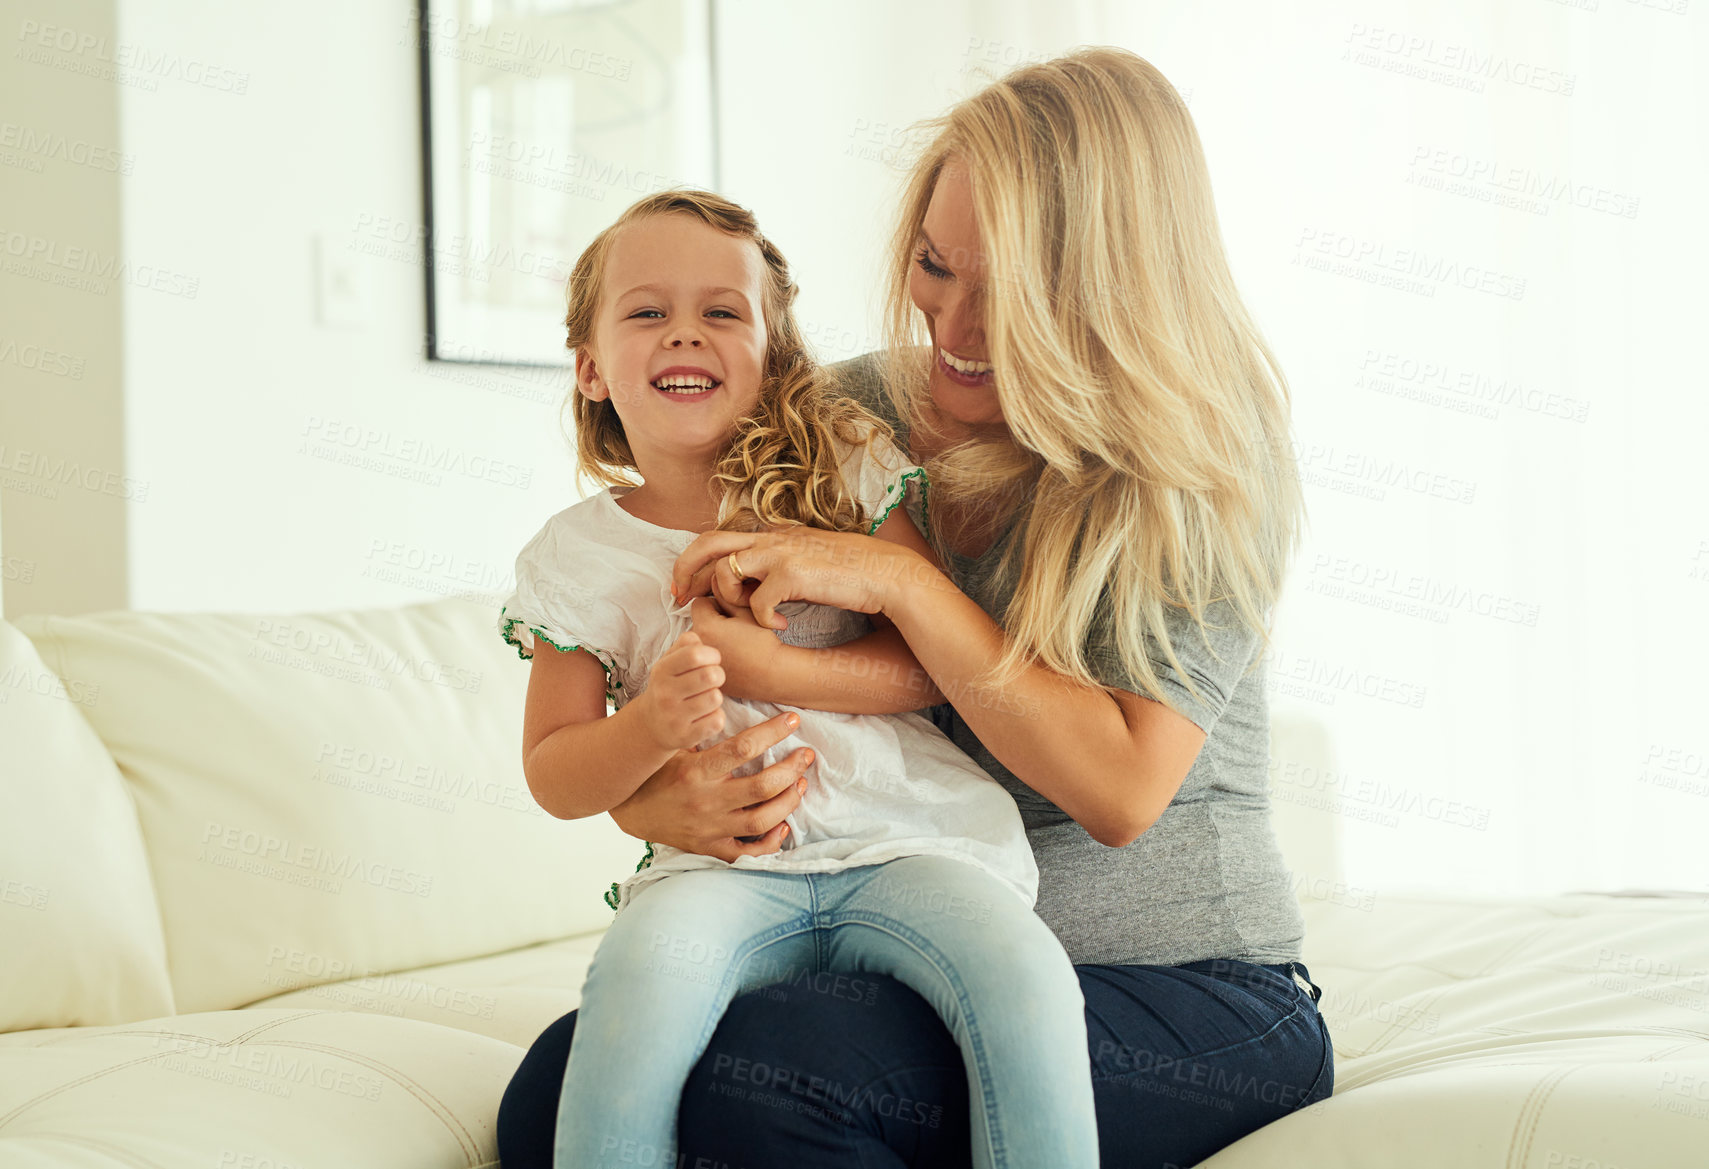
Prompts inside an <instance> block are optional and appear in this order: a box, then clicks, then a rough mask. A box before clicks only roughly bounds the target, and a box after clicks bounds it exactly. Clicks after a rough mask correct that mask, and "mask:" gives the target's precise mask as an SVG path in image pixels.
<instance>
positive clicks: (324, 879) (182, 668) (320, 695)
mask: <svg viewBox="0 0 1709 1169" xmlns="http://www.w3.org/2000/svg"><path fill="white" fill-rule="evenodd" d="M25 622H28V624H25ZM20 628H23V629H24V631H25V632H26V633H29V634H31V636H33V637H34V638H35V639H36V640H37V642H38V643H39V644H41V645H43V646H46V647H49V648H50V652H51V654H52V656H54V657H55V658H56V659H57V661H58V662H59V664H60V666H61V668H62V669H63V670H65V671H67V672H68V673H69V675H71V676H74V677H76V678H78V679H81V680H83V681H84V682H85V683H86V684H88V685H92V686H98V687H99V688H100V695H101V700H100V701H99V702H98V703H96V704H94V705H93V706H92V707H91V708H90V709H88V710H87V712H86V713H87V714H88V716H89V720H90V722H91V723H92V724H93V725H94V727H95V730H96V731H97V732H99V734H100V736H101V738H102V740H103V741H104V742H105V744H106V746H107V748H108V750H110V751H111V752H112V755H113V757H114V758H115V759H116V760H117V761H118V764H119V767H120V769H121V770H122V772H123V774H124V777H125V779H126V780H127V782H128V784H129V786H130V789H131V791H132V793H133V794H134V796H135V799H136V804H137V809H138V813H139V816H140V819H141V823H142V833H143V839H144V842H145V844H146V846H147V848H148V853H149V857H150V860H151V862H152V865H153V870H154V877H155V885H156V888H157V889H158V891H159V899H160V916H161V920H162V921H163V922H164V924H165V932H166V942H167V953H168V955H169V957H170V971H171V976H172V986H173V990H174V992H175V994H176V999H177V1005H178V1009H179V1010H181V1011H206V1010H212V1009H217V1008H222V1007H235V1006H241V1005H243V1004H245V1003H250V1002H254V1001H255V1000H257V999H260V998H263V997H267V996H271V995H275V994H278V993H280V991H281V990H289V989H294V988H296V987H298V986H303V985H309V984H313V983H320V982H333V981H342V980H345V979H349V978H352V977H366V976H370V975H378V974H383V973H386V972H388V971H395V970H403V969H410V968H414V967H418V966H426V965H433V964H436V963H442V962H450V961H455V960H457V959H460V958H469V957H475V956H478V955H482V954H490V953H495V952H498V951H502V950H509V949H514V948H516V947H518V946H525V945H529V944H531V943H535V942H539V941H544V940H547V939H550V938H558V937H564V936H568V935H572V934H578V933H584V932H586V931H588V930H591V929H598V928H601V927H603V926H605V925H606V924H608V923H609V922H610V920H611V911H610V909H609V908H607V907H606V905H605V904H604V902H603V901H602V899H601V894H602V892H603V891H604V890H605V889H606V888H607V887H608V886H609V885H610V883H611V882H612V881H613V880H614V879H616V878H617V877H619V876H621V875H623V874H624V873H627V872H631V871H633V869H634V866H635V863H636V860H637V859H638V857H639V855H640V852H641V846H640V845H639V843H638V842H636V841H634V840H631V839H629V838H628V837H625V836H624V835H623V834H622V833H621V832H620V831H618V830H617V828H616V827H615V825H613V824H612V823H611V822H610V820H609V819H608V818H607V817H604V816H599V817H593V818H590V819H587V820H580V821H561V820H556V819H553V818H552V817H551V816H548V815H547V814H546V813H545V812H543V811H541V810H540V808H539V807H538V805H536V804H535V802H534V799H533V797H532V796H531V795H530V794H529V791H528V787H527V783H526V781H525V780H524V778H523V775H522V711H523V699H524V695H525V691H526V686H527V679H528V667H527V666H526V665H524V664H523V663H521V662H519V661H518V660H517V658H516V654H515V652H514V651H513V650H511V649H510V648H509V647H508V646H506V645H505V644H504V642H503V641H502V640H501V639H500V638H498V637H497V636H495V635H494V633H493V631H492V613H491V610H490V609H489V608H488V607H487V606H485V605H480V604H471V603H469V602H467V601H463V600H455V599H454V600H447V601H434V602H429V603H425V604H417V605H406V606H397V607H389V608H383V609H375V610H369V611H350V612H335V613H322V614H304V615H290V616H275V615H245V614H236V613H231V614H226V613H216V614H198V613H189V614H174V613H140V612H119V611H115V612H107V613H96V614H90V615H87V616H80V617H48V618H26V619H24V621H23V622H20ZM293 959H295V960H294V964H293V961H292V960H293Z"/></svg>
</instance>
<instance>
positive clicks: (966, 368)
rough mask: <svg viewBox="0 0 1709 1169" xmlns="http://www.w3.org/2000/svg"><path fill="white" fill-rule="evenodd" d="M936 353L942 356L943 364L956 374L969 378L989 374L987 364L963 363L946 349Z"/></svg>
mask: <svg viewBox="0 0 1709 1169" xmlns="http://www.w3.org/2000/svg"><path fill="white" fill-rule="evenodd" d="M938 352H939V353H940V354H942V355H943V359H944V364H945V365H947V366H949V367H950V368H951V369H953V370H955V371H956V372H957V373H964V374H967V375H968V376H969V377H978V376H979V375H980V374H982V373H990V372H991V365H990V363H989V362H985V361H963V360H961V358H959V357H956V356H955V355H954V354H952V353H951V352H950V351H949V350H947V349H939V350H938Z"/></svg>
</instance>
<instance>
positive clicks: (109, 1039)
mask: <svg viewBox="0 0 1709 1169" xmlns="http://www.w3.org/2000/svg"><path fill="white" fill-rule="evenodd" d="M521 1059H522V1051H521V1050H520V1049H519V1048H516V1047H513V1046H511V1045H510V1044H508V1043H501V1042H499V1041H498V1040H496V1039H488V1038H486V1037H484V1036H480V1035H473V1034H470V1033H469V1032H467V1031H456V1030H452V1029H450V1028H446V1027H435V1026H434V1025H432V1024H431V1023H418V1022H416V1021H414V1020H411V1019H389V1018H386V1017H385V1016H383V1015H364V1014H346V1013H341V1012H335V1013H323V1012H317V1011H216V1012H212V1013H209V1014H200V1015H179V1016H177V1017H175V1018H168V1019H157V1020H153V1021H151V1022H145V1023H135V1024H130V1025H127V1026H122V1027H99V1028H77V1029H74V1030H56V1031H31V1032H25V1033H22V1034H17V1035H5V1036H0V1164H3V1165H6V1166H8V1167H9V1169H30V1167H34V1166H43V1167H47V1166H53V1167H55V1169H63V1167H64V1166H69V1165H91V1166H94V1165H102V1166H111V1165H126V1166H137V1167H139V1169H140V1167H142V1166H157V1167H161V1169H164V1167H166V1166H208V1167H209V1169H214V1167H216V1166H227V1167H229V1169H245V1167H247V1169H262V1167H272V1169H283V1167H285V1166H303V1167H306V1166H322V1165H325V1166H346V1165H348V1166H361V1167H362V1169H388V1167H396V1169H434V1167H436V1166H437V1167H442V1169H469V1167H470V1166H477V1165H497V1163H498V1150H497V1144H496V1140H495V1136H494V1131H493V1123H494V1120H495V1118H496V1117H497V1115H498V1102H499V1098H500V1096H501V1095H502V1094H503V1092H504V1087H505V1084H506V1083H508V1082H509V1080H510V1077H511V1075H512V1074H513V1073H514V1072H515V1071H516V1065H517V1064H518V1063H519V1062H520V1061H521Z"/></svg>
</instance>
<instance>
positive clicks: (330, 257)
mask: <svg viewBox="0 0 1709 1169" xmlns="http://www.w3.org/2000/svg"><path fill="white" fill-rule="evenodd" d="M314 246H315V321H316V323H318V324H322V325H331V326H334V327H339V328H350V327H353V326H361V325H366V324H368V322H369V309H370V305H371V297H370V295H369V288H368V263H367V259H366V257H364V256H363V255H362V254H361V253H360V252H357V251H354V250H352V249H350V248H347V247H342V246H340V245H339V243H338V241H337V240H335V239H333V238H332V237H330V236H324V235H317V236H315V237H314Z"/></svg>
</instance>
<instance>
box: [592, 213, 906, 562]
mask: <svg viewBox="0 0 1709 1169" xmlns="http://www.w3.org/2000/svg"><path fill="white" fill-rule="evenodd" d="M653 215H692V216H694V217H695V218H697V219H699V220H700V221H701V222H703V223H706V224H708V225H709V226H711V227H715V228H717V229H718V230H719V231H722V232H727V233H728V234H730V235H733V236H736V237H738V238H741V239H745V240H749V241H751V242H752V243H753V244H754V245H755V246H756V247H758V248H759V250H760V256H761V258H762V259H764V261H765V279H764V280H763V282H762V284H763V287H762V289H761V301H762V304H761V312H762V314H763V317H764V320H765V326H766V355H765V363H764V367H763V371H762V376H761V382H760V393H759V400H758V402H757V403H756V404H755V406H754V409H753V412H752V413H751V414H750V415H748V416H746V417H743V418H741V419H739V420H737V422H736V425H735V427H734V429H733V430H732V432H731V435H730V442H729V446H728V447H726V448H725V451H724V453H723V455H722V456H721V457H720V458H719V461H718V464H717V466H716V468H715V469H714V471H713V475H712V477H713V481H714V482H720V483H723V484H724V494H723V496H722V499H721V506H720V511H719V525H718V526H719V527H721V528H731V529H738V530H743V531H753V530H758V529H760V528H769V527H786V526H790V525H795V524H803V525H806V526H809V527H815V528H828V529H831V530H833V531H859V530H864V529H865V525H866V524H867V523H868V522H869V521H870V518H871V517H869V516H867V515H866V514H865V509H864V508H863V507H862V506H861V504H860V501H859V500H858V499H857V498H856V497H855V495H854V493H853V491H852V490H851V488H850V485H849V484H847V483H845V482H844V481H843V475H842V472H841V469H840V465H839V462H838V458H839V454H840V453H843V452H845V451H847V450H849V449H851V448H854V447H859V446H863V445H865V443H866V442H867V441H868V440H869V439H870V437H871V436H872V434H873V433H875V432H876V433H881V434H883V435H884V436H885V437H886V438H889V437H892V435H891V431H890V428H889V426H887V425H886V424H885V423H884V422H883V421H882V420H880V419H879V418H877V417H875V416H874V415H872V414H870V413H869V412H867V411H866V410H865V409H863V408H861V407H860V406H859V405H858V404H857V403H855V402H854V401H852V400H850V399H848V398H845V397H842V396H841V395H840V394H838V393H837V392H836V390H835V387H834V384H833V382H832V380H831V378H830V376H829V375H828V374H827V373H826V372H825V371H824V370H823V368H822V367H820V366H819V365H818V363H817V362H815V361H814V360H813V357H812V355H811V354H810V353H809V352H808V350H807V345H806V343H805V342H804V341H803V340H802V338H801V329H800V327H799V326H798V325H797V324H796V321H795V311H794V307H793V306H794V303H795V297H796V294H797V293H798V291H799V289H798V288H797V287H796V285H795V282H794V281H793V280H791V279H790V275H789V262H788V261H787V260H785V259H784V258H783V253H782V252H780V251H778V250H777V247H776V245H774V244H773V243H772V242H771V241H770V240H768V239H766V237H765V236H763V235H761V234H760V230H759V225H758V223H757V221H756V220H755V219H754V215H753V213H752V212H751V211H749V210H748V209H747V208H745V207H741V206H738V205H737V204H735V203H732V202H730V200H728V199H725V198H724V197H723V196H721V195H716V194H713V193H712V192H710V191H701V190H694V189H690V188H680V187H679V188H672V189H669V190H664V191H659V192H657V193H655V194H652V195H648V196H646V197H645V198H643V199H640V200H638V201H637V202H635V203H634V204H632V205H631V206H630V207H629V208H628V209H627V210H626V211H624V212H623V214H621V215H619V216H618V217H617V221H616V222H615V223H613V224H611V226H609V227H607V228H606V229H605V230H604V231H601V232H600V233H599V234H598V235H597V236H595V237H594V239H593V242H592V243H590V244H588V246H587V248H586V249H585V250H583V252H582V254H581V255H580V257H578V258H577V260H576V266H575V268H574V269H572V270H571V272H570V279H569V285H568V290H567V299H568V303H569V311H568V313H567V314H566V315H565V317H564V328H565V336H564V345H565V347H566V348H568V349H571V350H576V349H581V348H583V347H584V346H587V345H590V344H591V343H592V342H593V337H594V327H595V325H596V323H597V321H598V317H599V308H600V295H601V291H602V290H603V288H604V287H605V264H606V259H607V257H608V256H609V254H610V252H611V245H612V241H613V240H614V239H615V238H616V235H617V233H618V231H619V230H621V229H622V228H623V227H624V226H625V225H627V224H631V223H634V222H636V221H637V220H641V219H645V218H647V217H649V216H653ZM570 396H571V400H572V402H573V403H574V411H575V427H576V469H577V471H578V472H579V473H580V474H581V475H583V476H585V477H586V478H588V479H591V480H592V481H593V482H595V483H597V484H600V485H602V486H603V485H621V484H630V483H633V482H634V481H635V480H634V477H633V475H632V474H630V473H631V472H633V471H635V470H636V469H637V468H636V466H635V456H634V452H633V451H632V450H631V449H630V447H629V438H628V436H627V435H626V434H624V432H623V423H622V421H621V420H620V419H619V418H618V416H617V410H616V408H615V407H614V406H613V405H612V404H611V401H610V399H609V398H607V399H606V400H604V401H599V402H596V401H594V400H593V399H591V398H589V397H587V396H586V395H585V394H582V393H579V392H577V391H575V390H572V391H571V395H570Z"/></svg>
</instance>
